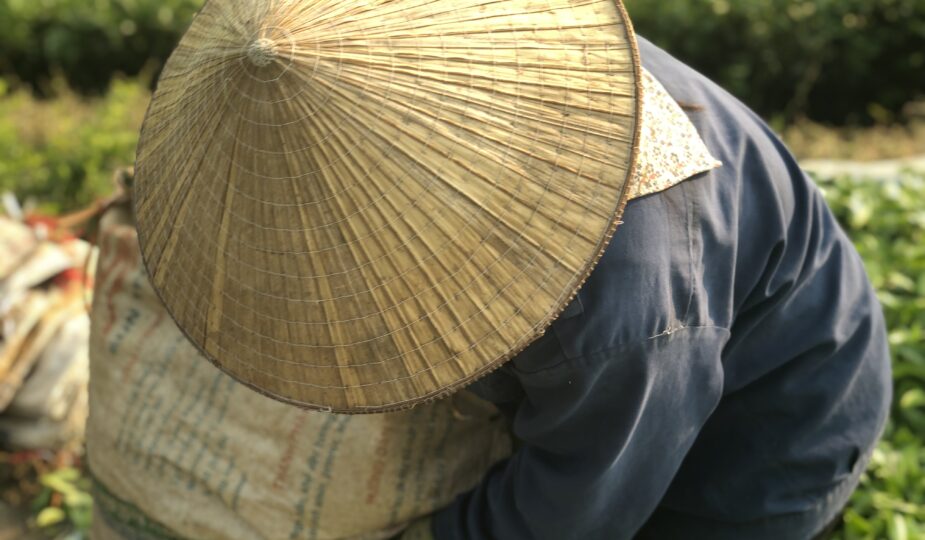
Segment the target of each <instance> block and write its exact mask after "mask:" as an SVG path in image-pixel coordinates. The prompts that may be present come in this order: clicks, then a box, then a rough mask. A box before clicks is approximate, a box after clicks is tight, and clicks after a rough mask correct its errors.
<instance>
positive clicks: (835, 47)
mask: <svg viewBox="0 0 925 540" xmlns="http://www.w3.org/2000/svg"><path fill="white" fill-rule="evenodd" d="M200 1H201V0H4V2H0V28H2V29H3V30H4V31H3V32H2V33H0V192H2V191H12V192H14V193H16V194H17V195H18V196H19V197H20V198H26V199H32V200H34V201H35V202H36V204H37V205H38V208H39V209H40V210H41V211H44V212H49V213H55V212H61V211H66V210H72V209H75V208H78V207H81V206H84V205H86V204H88V203H90V202H91V201H92V200H94V199H95V198H96V197H99V196H100V195H103V194H107V193H109V191H110V190H111V176H112V172H113V170H114V169H115V168H116V167H119V166H123V165H127V164H131V163H132V161H133V154H134V148H135V144H136V142H137V136H138V128H139V127H140V125H141V121H142V118H143V115H144V109H145V106H146V104H147V102H148V99H149V98H150V87H151V85H152V81H153V80H154V79H155V76H156V73H157V71H158V70H159V69H160V66H161V65H162V63H163V61H164V59H165V58H166V57H167V55H168V54H169V52H170V50H171V48H172V47H173V45H174V44H175V42H176V40H177V39H178V38H179V36H180V35H181V34H182V32H183V30H184V29H185V28H186V26H187V25H188V24H189V20H190V19H191V17H192V15H193V13H194V12H195V10H196V9H197V8H198V6H199V4H200ZM626 4H627V7H628V9H629V10H630V13H631V15H632V16H633V19H634V23H635V25H636V27H637V29H638V30H639V32H640V34H642V35H645V36H647V37H648V38H650V39H652V40H653V41H655V42H656V43H658V44H660V45H662V46H664V47H665V48H667V49H668V50H669V51H671V52H672V53H674V54H675V55H677V56H678V57H680V58H682V59H683V60H685V61H687V62H689V63H691V64H692V65H694V66H695V67H697V68H698V69H700V70H701V71H703V72H705V73H706V74H708V75H709V76H711V77H712V78H714V79H715V80H717V81H718V82H720V83H721V84H722V85H723V86H725V87H727V88H729V89H730V90H732V91H733V92H734V93H735V94H736V95H738V96H739V97H740V98H742V99H743V100H744V101H745V102H746V103H748V104H749V105H751V106H753V107H755V108H756V109H757V110H758V111H759V112H761V113H762V114H763V115H764V116H765V118H768V119H769V120H771V121H772V122H773V124H774V125H775V127H777V128H778V129H779V130H780V131H781V132H782V133H783V134H784V136H785V139H786V140H787V141H788V142H789V143H790V145H791V147H792V148H793V150H795V152H796V153H797V154H798V155H799V156H801V157H847V158H852V157H853V158H864V159H873V158H881V157H893V156H897V155H909V154H913V153H916V152H918V153H921V152H925V143H923V141H925V122H923V121H922V118H921V116H925V113H923V112H922V111H921V109H922V106H921V105H919V106H918V111H917V110H916V109H917V106H916V105H915V103H916V102H917V101H919V102H921V100H922V98H923V97H925V96H923V95H922V92H923V91H925V0H802V1H800V0H660V1H658V2H653V1H644V0H627V1H626ZM871 124H875V126H874V127H870V125H871ZM833 125H837V126H838V128H837V129H833V127H832V126H833ZM816 180H817V182H818V183H819V185H820V186H821V187H822V188H823V190H824V191H825V193H826V197H827V199H828V201H829V203H830V205H831V206H832V208H833V210H834V211H835V214H836V215H837V216H838V218H839V221H840V222H841V223H842V225H843V227H844V228H845V229H846V231H848V233H849V235H850V236H851V238H852V239H853V241H854V242H855V245H856V246H857V248H858V250H859V252H860V253H861V255H862V257H863V258H864V261H865V263H866V265H867V269H868V272H869V274H870V276H871V279H872V281H873V283H874V285H875V287H876V288H877V290H878V294H879V298H880V301H881V303H882V304H883V308H884V312H885V314H886V317H887V321H888V325H889V328H890V345H891V348H892V354H893V361H894V378H895V395H896V398H895V402H894V405H893V414H892V417H891V421H890V425H889V427H888V429H887V432H886V435H885V437H884V441H883V442H882V443H881V444H880V446H879V448H878V450H877V452H876V453H875V455H874V457H873V461H872V463H871V465H870V467H869V470H868V472H867V474H866V475H865V477H864V479H863V482H862V486H861V488H860V489H859V490H858V491H857V492H856V493H855V495H854V497H853V499H852V503H851V505H850V506H849V508H848V509H847V510H846V512H845V516H844V524H843V526H842V528H841V530H839V531H838V532H837V534H836V537H837V538H839V539H845V540H847V539H861V538H863V539H881V538H891V539H897V540H903V539H916V538H925V443H923V440H922V438H923V435H922V434H925V207H923V206H922V201H925V171H920V172H912V171H906V172H903V173H900V174H896V175H894V176H893V177H889V178H876V179H851V178H817V179H816ZM35 485H36V488H35V494H34V497H33V501H32V502H33V513H34V515H35V516H36V517H37V522H38V523H39V524H42V525H44V526H46V531H48V533H49V534H54V535H57V534H60V533H62V532H63V531H64V532H66V531H70V532H71V533H75V532H76V533H77V534H78V535H79V534H80V533H81V532H82V531H85V530H86V523H87V521H88V519H89V508H90V506H89V500H88V496H87V495H86V482H85V480H84V479H83V478H82V477H81V476H80V473H79V470H75V469H72V468H56V470H55V471H54V472H50V473H48V474H46V475H44V476H43V478H42V480H41V481H40V482H37V483H36V484H35ZM74 537H75V538H76V537H79V536H74Z"/></svg>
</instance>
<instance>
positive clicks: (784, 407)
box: [434, 39, 891, 540]
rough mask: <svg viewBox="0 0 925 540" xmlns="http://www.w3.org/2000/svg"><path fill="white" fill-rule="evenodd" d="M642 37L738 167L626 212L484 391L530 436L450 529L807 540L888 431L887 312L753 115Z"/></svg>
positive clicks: (462, 501)
mask: <svg viewBox="0 0 925 540" xmlns="http://www.w3.org/2000/svg"><path fill="white" fill-rule="evenodd" d="M640 47H641V54H642V59H643V64H644V65H645V67H646V68H647V69H648V70H649V71H651V72H652V73H653V75H654V76H655V77H656V78H657V79H658V80H659V81H661V83H662V84H663V85H664V86H665V87H666V88H667V90H668V92H669V93H670V94H671V95H672V96H673V97H674V98H675V99H677V100H679V101H681V102H685V103H690V104H696V105H697V106H699V109H700V110H697V111H693V112H690V113H689V116H690V117H691V120H692V122H693V123H694V125H695V126H696V127H697V129H698V131H699V133H700V135H701V137H702V138H703V139H704V142H705V143H706V145H707V147H708V148H709V150H710V151H711V153H712V154H713V155H714V156H715V157H716V158H718V159H719V160H721V161H722V162H723V163H724V166H723V167H721V168H719V169H716V170H714V171H711V172H709V173H705V174H702V175H700V176H698V177H695V178H693V179H690V180H687V181H685V182H682V183H681V184H679V185H677V186H675V187H672V188H670V189H668V190H666V191H664V192H661V193H658V194H655V195H650V196H647V197H644V198H641V199H638V200H634V201H632V202H630V203H629V204H628V205H627V207H626V212H625V214H624V217H623V221H624V222H625V223H624V224H623V225H621V226H620V227H619V228H618V230H617V233H616V235H615V236H614V239H613V241H612V243H611V245H610V246H609V247H608V249H607V251H606V253H605V255H604V257H603V258H602V259H601V261H600V263H599V264H598V266H597V267H596V269H595V270H594V272H593V273H592V275H591V277H590V279H589V280H588V281H587V283H586V284H585V285H584V286H583V288H582V289H581V291H580V292H579V294H578V296H577V298H576V299H575V301H574V302H572V304H571V305H569V306H568V308H567V309H566V310H565V312H564V313H563V314H562V315H561V316H560V317H559V319H557V320H556V321H555V322H554V323H553V325H552V327H551V329H550V330H548V331H547V333H546V334H545V336H543V337H542V338H540V339H539V340H537V341H536V342H534V343H533V344H532V345H531V346H530V347H529V348H528V349H526V350H525V351H523V353H521V354H520V355H518V356H517V357H516V358H514V359H513V360H511V361H510V362H509V363H507V364H506V365H505V366H504V367H503V368H502V369H501V370H499V371H497V372H495V373H494V374H492V375H491V376H489V377H487V378H485V379H483V380H481V381H479V382H477V383H475V384H474V385H473V386H472V387H471V389H472V390H474V391H476V392H477V393H479V394H480V395H482V396H483V397H486V398H487V399H490V400H491V401H493V402H495V403H497V404H498V405H499V407H500V408H501V409H502V410H503V411H505V412H507V413H508V414H509V415H510V416H511V419H512V426H513V430H514V433H515V435H516V436H517V438H518V440H519V442H520V447H519V449H518V450H517V451H516V453H515V454H514V455H513V456H512V457H511V458H510V459H509V460H507V461H505V462H503V463H501V464H499V465H498V466H496V467H495V468H493V469H492V470H491V471H490V472H489V473H488V474H487V475H486V476H485V478H484V480H483V482H482V483H481V484H480V485H479V486H478V487H476V488H475V489H474V490H473V491H471V492H469V493H466V494H464V495H462V496H460V497H459V498H458V499H457V500H456V501H455V502H454V503H453V504H452V505H451V506H450V507H449V508H446V509H445V510H443V511H442V512H440V513H438V514H437V515H436V516H435V517H434V533H435V535H436V537H437V538H438V540H449V539H473V540H475V539H489V538H491V539H502V540H507V539H530V538H543V539H546V538H548V539H556V540H560V539H571V538H576V539H589V538H590V539H596V538H601V539H605V538H606V539H619V538H630V537H633V536H638V537H651V538H659V539H663V538H685V539H690V538H711V539H722V538H730V539H740V538H748V539H752V540H754V539H763V538H767V539H775V540H777V539H781V538H809V537H811V536H812V535H814V534H815V533H817V532H818V531H819V530H820V528H821V527H822V526H823V525H824V524H825V523H827V522H828V521H830V520H831V519H832V518H833V517H835V516H836V515H837V513H838V511H839V510H840V507H841V506H842V505H843V504H844V502H845V500H846V499H847V497H848V495H849V494H850V492H851V490H852V489H853V488H854V486H855V484H856V481H857V476H858V474H859V472H860V470H861V469H862V468H863V466H864V464H865V462H866V457H867V455H868V454H869V451H870V450H871V448H872V447H873V445H874V444H875V441H876V439H877V438H878V436H879V435H880V433H881V430H882V428H883V425H884V422H885V419H886V417H887V413H888V408H889V402H890V398H891V385H890V368H889V353H888V349H887V343H886V334H885V329H884V323H883V319H882V313H881V310H880V306H879V304H878V302H877V300H876V298H875V296H874V292H873V291H872V289H871V286H870V284H869V282H868V280H867V277H866V275H865V272H864V267H863V265H862V263H861V261H860V259H859V257H858V254H857V253H856V251H855V250H854V248H853V247H852V245H851V243H850V242H849V240H848V239H847V238H846V237H845V235H844V233H843V232H842V230H841V229H840V228H839V226H838V225H837V224H836V222H835V220H834V219H833V217H832V214H831V213H830V211H829V210H828V208H827V207H826V204H825V202H824V201H823V198H822V196H821V194H820V192H819V190H817V189H816V187H815V186H814V185H813V183H812V182H811V181H810V180H809V179H808V178H807V177H806V176H805V175H804V174H803V172H801V170H800V169H799V167H798V165H797V163H796V162H795V161H794V159H793V158H792V157H791V155H790V154H789V153H788V151H787V150H786V149H785V148H784V146H783V145H782V144H781V143H780V141H778V139H777V138H776V137H775V136H774V135H773V134H772V132H771V131H770V130H769V129H768V128H767V127H766V126H765V124H764V123H763V122H762V121H761V120H760V119H759V118H758V117H756V116H755V115H754V114H753V113H752V112H751V111H749V110H748V109H747V108H746V107H745V106H744V105H742V104H741V103H740V102H738V101H737V100H735V99H734V98H733V97H731V96H730V95H729V94H727V93H726V92H724V91H723V90H721V89H720V88H718V87H717V86H716V85H715V84H713V83H711V82H710V81H708V80H707V79H705V78H704V77H703V76H701V75H699V74H697V73H696V72H694V71H693V70H691V69H690V68H688V67H686V66H685V65H683V64H682V63H680V62H679V61H677V60H675V59H673V58H672V57H670V56H669V55H668V54H666V53H665V52H663V51H661V50H659V49H658V48H656V47H655V46H653V45H652V44H650V43H648V42H646V41H645V40H642V39H640Z"/></svg>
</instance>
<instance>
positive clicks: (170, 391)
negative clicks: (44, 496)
mask: <svg viewBox="0 0 925 540" xmlns="http://www.w3.org/2000/svg"><path fill="white" fill-rule="evenodd" d="M127 218H128V214H127V213H126V212H125V211H124V209H115V210H111V211H110V212H109V214H107V215H106V216H104V219H103V220H102V230H101V233H100V258H99V266H98V272H97V278H96V290H95V294H94V302H93V311H92V322H91V343H90V358H91V360H90V418H89V424H88V427H87V451H88V459H89V466H90V470H91V472H92V474H93V476H94V478H95V479H96V481H97V490H96V491H97V493H96V498H95V501H96V502H95V504H96V516H97V521H98V523H97V525H96V531H95V532H96V534H97V536H98V537H103V538H118V537H126V538H147V537H152V538H169V537H179V538H196V539H199V538H208V539H212V538H242V539H256V538H270V539H274V540H275V539H286V538H293V539H294V538H317V539H334V538H356V539H360V538H363V539H366V538H368V539H377V538H388V537H390V536H392V535H394V534H396V533H397V532H399V531H400V530H401V529H402V528H403V527H404V526H405V525H406V524H407V523H408V522H409V521H411V520H413V519H414V518H416V517H418V516H422V515H425V514H428V513H431V512H432V511H434V510H436V509H438V508H440V507H442V506H444V505H446V504H448V503H449V502H450V501H451V500H452V498H453V497H454V496H455V495H456V494H458V493H460V492H462V491H464V490H466V489H469V488H470V487H472V486H473V485H475V483H476V482H478V480H479V479H480V478H481V476H482V475H483V474H484V472H485V471H486V470H487V469H488V468H489V467H490V466H491V465H492V464H493V463H495V462H496V461H498V460H500V459H502V458H503V457H504V456H506V455H508V454H509V452H510V448H511V442H510V438H509V435H508V433H507V429H506V426H505V422H504V420H503V419H502V418H501V417H500V416H499V415H498V413H497V411H496V410H495V409H494V408H493V407H492V406H490V405H488V404H487V403H485V402H481V401H478V400H477V399H476V398H475V397H473V396H471V395H468V394H466V393H461V394H459V395H457V396H455V397H452V398H449V399H444V400H441V401H436V402H432V403H428V404H424V405H421V406H418V407H416V408H414V409H411V410H408V411H404V412H400V413H389V414H374V415H359V416H343V415H333V414H326V413H319V412H308V411H304V410H300V409H297V408H295V407H292V406H288V405H285V404H283V403H280V402H277V401H274V400H271V399H269V398H266V397H263V396H261V395H259V394H257V393H255V392H253V391H251V390H249V389H247V388H245V387H244V386H242V385H240V384H238V383H236V382H235V381H234V380H232V379H231V378H229V377H228V376H226V375H224V374H223V373H222V372H220V371H219V370H218V369H216V368H215V367H213V366H212V365H211V364H210V363H209V362H208V361H207V360H205V359H204V358H203V357H202V356H200V355H199V354H198V353H197V351H196V350H195V349H194V348H193V346H192V345H191V344H190V343H189V342H188V341H187V340H186V339H185V337H184V336H183V335H182V334H181V332H180V331H179V330H178V329H177V327H176V326H175V324H174V323H173V321H172V320H171V318H170V317H169V316H168V314H167V313H166V312H165V310H164V309H163V307H162V305H161V303H160V302H159V301H158V299H157V297H156V296H155V294H154V292H153V290H152V289H151V287H150V285H149V283H148V280H147V277H146V273H145V270H144V267H143V265H142V262H141V260H140V255H139V251H138V243H137V237H136V233H135V230H134V228H133V227H132V226H131V225H130V224H129V223H128V221H127ZM188 271H190V272H195V271H196V269H195V268H190V269H188Z"/></svg>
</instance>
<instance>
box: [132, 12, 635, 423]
mask: <svg viewBox="0 0 925 540" xmlns="http://www.w3.org/2000/svg"><path fill="white" fill-rule="evenodd" d="M639 69H640V68H639V62H638V55H637V52H636V45H635V40H634V37H633V34H632V29H631V27H630V24H629V21H628V20H627V17H626V13H625V11H624V9H623V6H622V4H621V3H620V2H618V1H615V0H586V1H581V0H508V1H504V0H500V1H488V0H481V1H473V0H441V1H424V0H393V1H386V0H383V1H374V0H369V1H360V0H303V1H297V0H288V1H287V0H209V2H208V3H207V4H206V5H205V6H204V7H203V9H202V11H201V12H200V13H199V14H198V15H197V16H196V18H195V19H194V21H193V23H192V26H191V27H190V29H189V31H188V32H187V34H186V35H185V36H184V37H183V39H182V40H181V42H180V44H179V46H178V48H177V49H176V51H175V52H174V53H173V55H172V56H171V58H170V60H169V61H168V62H167V65H166V67H165V69H164V72H163V74H162V76H161V79H160V82H159V85H158V88H157V91H156V92H155V94H154V97H153V100H152V102H151V105H150V108H149V110H148V114H147V117H146V119H145V123H144V125H143V127H142V134H141V142H140V145H139V150H138V156H137V162H136V185H135V214H136V219H137V226H138V231H139V240H140V243H141V248H142V253H143V257H144V260H145V263H146V265H147V267H148V271H149V275H150V277H151V281H152V283H153V285H154V288H155V289H156V290H157V292H158V294H159V295H160V297H161V299H162V300H163V302H164V304H165V305H166V307H167V309H168V311H169V312H170V314H171V316H172V317H173V318H174V319H175V320H176V322H177V323H178V325H179V326H180V328H181V329H182V330H183V331H184V333H185V334H186V335H187V336H188V337H189V338H190V339H191V341H192V342H193V343H194V344H196V345H197V346H198V347H199V348H200V349H201V350H202V352H203V354H204V355H205V356H206V357H207V358H208V359H209V360H211V361H212V362H213V363H215V364H216V365H217V366H219V367H220V368H221V369H222V370H224V371H226V372H227V373H229V374H230V375H231V376H233V377H234V378H236V379H238V380H239V381H241V382H243V383H245V384H247V385H249V386H251V387H252V388H255V389H257V390H258V391H260V392H262V393H264V394H266V395H269V396H271V397H274V398H277V399H280V400H283V401H287V402H290V403H293V404H297V405H300V406H303V407H309V408H315V409H324V410H331V411H338V412H371V411H381V410H392V409H399V408H404V407H408V406H411V405H413V404H415V403H417V402H420V401H423V400H427V399H432V398H435V397H437V396H440V395H442V394H444V393H446V392H449V391H451V390H453V389H456V388H459V387H461V386H463V385H464V384H466V383H468V382H470V381H472V380H473V379H475V378H477V377H479V376H481V375H484V374H486V373H488V372H489V371H491V370H492V369H493V368H495V367H498V366H499V365H500V364H501V363H502V362H503V361H505V360H506V359H508V358H510V357H511V356H512V355H513V354H515V353H517V352H519V351H520V350H522V349H523V348H524V347H526V346H527V345H528V344H529V343H530V342H532V341H533V340H534V339H536V338H537V337H538V336H539V335H541V334H542V332H543V331H544V330H545V328H546V327H547V326H548V325H549V323H550V322H551V321H552V320H553V319H554V318H555V316H556V315H557V314H558V313H559V311H561V309H562V308H563V307H564V306H565V305H566V304H567V302H568V301H569V300H570V299H571V297H572V296H573V295H574V294H575V292H576V291H577V290H578V288H579V287H580V286H581V284H582V283H583V282H584V280H585V279H586V278H587V276H588V274H589V273H590V271H591V269H592V267H593V266H594V263H595V262H596V261H597V259H598V257H599V256H600V255H601V253H602V251H603V249H604V247H605V246H606V244H607V242H608V241H609V239H610V237H611V235H612V234H613V232H614V228H615V227H616V223H617V220H618V219H619V216H620V213H621V212H622V209H623V205H624V204H625V199H626V194H627V193H628V189H627V187H628V186H627V184H628V182H629V181H630V180H629V179H630V178H631V177H632V168H633V161H634V156H635V152H636V140H637V137H638V123H639V122H638V115H639V110H638V109H639V107H638V102H639V97H640V96H639V93H640V91H639Z"/></svg>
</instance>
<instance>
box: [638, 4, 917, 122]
mask: <svg viewBox="0 0 925 540" xmlns="http://www.w3.org/2000/svg"><path fill="white" fill-rule="evenodd" d="M626 5H627V9H628V10H629V12H630V15H631V16H632V18H633V22H634V24H635V26H636V28H637V30H638V31H639V33H640V34H641V35H643V36H646V37H648V38H650V39H651V40H653V41H654V42H656V43H657V44H659V45H661V46H662V47H664V48H665V49H667V50H668V51H669V52H671V53H673V54H675V55H676V56H678V57H679V58H681V59H682V60H685V61H686V62H688V63H689V64H690V65H692V66H694V67H695V68H697V69H698V70H700V71H702V72H703V73H704V74H706V75H707V76H709V77H711V78H713V79H714V80H716V81H717V82H719V83H720V84H722V85H723V86H724V87H726V88H727V89H729V90H730V91H731V92H732V93H734V94H736V95H737V96H739V97H740V98H742V99H743V100H744V101H745V102H746V103H748V104H749V105H750V106H751V107H753V108H755V109H756V110H757V111H758V112H760V113H762V114H763V115H764V116H765V117H772V116H777V115H782V116H784V117H785V118H787V119H792V118H794V117H796V116H800V115H804V114H807V115H808V116H810V117H812V118H813V119H816V120H821V121H828V122H835V123H839V124H841V123H844V122H846V121H850V122H856V121H870V120H877V121H888V120H892V119H893V118H894V115H895V113H896V112H897V111H899V110H900V109H901V108H902V107H903V106H904V105H905V104H907V103H909V102H911V101H913V99H914V98H915V97H916V95H918V96H921V95H923V94H922V93H923V89H925V0H659V1H658V2H653V1H651V0H626Z"/></svg>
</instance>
